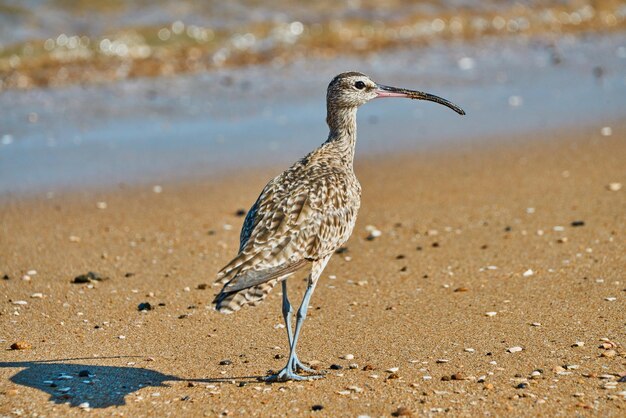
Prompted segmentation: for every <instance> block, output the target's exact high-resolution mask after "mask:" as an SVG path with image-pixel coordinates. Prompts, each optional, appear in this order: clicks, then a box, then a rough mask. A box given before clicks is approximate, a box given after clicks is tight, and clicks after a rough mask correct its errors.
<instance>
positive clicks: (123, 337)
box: [117, 335, 126, 340]
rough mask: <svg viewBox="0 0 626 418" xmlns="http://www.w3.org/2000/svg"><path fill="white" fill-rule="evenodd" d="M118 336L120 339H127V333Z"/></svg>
mask: <svg viewBox="0 0 626 418" xmlns="http://www.w3.org/2000/svg"><path fill="white" fill-rule="evenodd" d="M117 338H119V339H120V340H125V339H126V336H125V335H119V336H118V337H117Z"/></svg>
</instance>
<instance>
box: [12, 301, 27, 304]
mask: <svg viewBox="0 0 626 418" xmlns="http://www.w3.org/2000/svg"><path fill="white" fill-rule="evenodd" d="M11 303H12V304H14V305H28V302H26V301H25V300H14V301H13V302H11Z"/></svg>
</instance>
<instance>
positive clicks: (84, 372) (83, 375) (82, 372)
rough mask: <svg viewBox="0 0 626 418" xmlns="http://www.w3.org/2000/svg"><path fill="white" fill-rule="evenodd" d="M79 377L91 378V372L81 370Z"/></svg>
mask: <svg viewBox="0 0 626 418" xmlns="http://www.w3.org/2000/svg"><path fill="white" fill-rule="evenodd" d="M78 377H89V370H81V371H80V372H78Z"/></svg>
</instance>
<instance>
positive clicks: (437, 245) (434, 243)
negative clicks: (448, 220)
mask: <svg viewBox="0 0 626 418" xmlns="http://www.w3.org/2000/svg"><path fill="white" fill-rule="evenodd" d="M431 247H433V248H439V243H438V242H433V243H432V244H431Z"/></svg>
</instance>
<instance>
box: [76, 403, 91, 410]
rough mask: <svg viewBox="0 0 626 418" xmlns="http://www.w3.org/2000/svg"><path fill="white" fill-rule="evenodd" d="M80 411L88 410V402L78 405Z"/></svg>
mask: <svg viewBox="0 0 626 418" xmlns="http://www.w3.org/2000/svg"><path fill="white" fill-rule="evenodd" d="M78 407H79V408H80V409H89V402H82V403H81V404H79V405H78Z"/></svg>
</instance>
